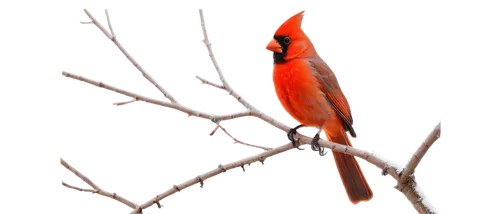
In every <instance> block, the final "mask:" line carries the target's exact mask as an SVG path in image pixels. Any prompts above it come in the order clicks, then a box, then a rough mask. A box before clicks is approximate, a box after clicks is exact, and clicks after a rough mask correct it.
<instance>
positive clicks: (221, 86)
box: [196, 76, 226, 90]
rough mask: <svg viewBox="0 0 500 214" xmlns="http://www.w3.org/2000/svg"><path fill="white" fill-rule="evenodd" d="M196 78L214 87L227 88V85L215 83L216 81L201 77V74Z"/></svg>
mask: <svg viewBox="0 0 500 214" xmlns="http://www.w3.org/2000/svg"><path fill="white" fill-rule="evenodd" d="M196 78H197V79H199V80H200V81H201V83H202V84H208V85H211V86H213V87H216V88H220V89H222V90H226V87H224V86H223V85H219V84H215V83H213V82H210V81H208V80H206V79H203V78H201V77H199V76H196Z"/></svg>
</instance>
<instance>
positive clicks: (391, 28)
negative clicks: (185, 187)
mask: <svg viewBox="0 0 500 214" xmlns="http://www.w3.org/2000/svg"><path fill="white" fill-rule="evenodd" d="M172 4H173V3H162V2H156V1H91V2H90V3H89V5H88V6H89V7H90V8H102V7H111V8H113V14H114V15H118V16H120V17H121V39H124V40H129V45H130V46H131V47H134V48H137V54H138V55H141V56H145V61H144V62H143V63H148V64H153V65H154V71H155V72H158V71H161V73H162V74H161V77H162V79H168V80H169V87H174V88H177V95H180V96H188V95H191V96H193V103H199V104H202V103H213V104H217V106H218V107H217V108H218V109H217V110H218V111H222V109H221V107H222V106H223V104H224V100H223V98H222V97H209V96H207V92H206V90H210V89H193V88H191V78H192V72H193V71H198V70H199V71H200V72H205V71H206V70H207V69H206V66H207V65H199V50H198V49H193V48H191V40H193V39H197V38H199V33H193V32H192V30H191V10H192V9H191V8H190V4H191V2H188V1H186V2H185V3H182V2H175V5H176V6H172ZM80 6H81V5H79V1H76V0H72V1H62V2H61V3H59V5H58V7H60V8H58V9H57V10H58V12H57V13H55V19H54V20H55V23H54V27H55V28H56V29H57V30H56V32H55V37H54V38H55V39H54V43H53V51H54V53H55V54H54V55H55V57H54V58H55V63H56V64H81V71H87V72H104V71H105V79H128V80H129V87H130V88H133V87H143V82H142V81H138V80H135V74H134V73H129V72H127V66H128V65H121V64H120V63H119V61H120V59H119V57H116V56H112V55H111V49H105V48H103V47H104V45H103V41H98V40H96V39H95V33H72V32H71V24H72V23H71V16H76V15H79V8H80ZM299 7H308V8H313V17H314V19H313V29H314V33H313V36H314V38H313V39H315V40H320V41H321V47H322V48H325V47H326V48H328V51H329V52H328V53H329V55H330V56H333V55H334V56H337V57H338V67H337V69H338V70H339V71H341V72H344V73H345V78H344V79H345V81H344V82H345V87H346V88H352V89H353V94H354V96H353V103H355V104H362V105H361V107H362V111H361V115H362V118H363V131H362V132H361V133H360V134H361V135H362V136H363V139H364V140H363V142H365V143H371V144H381V143H383V144H385V151H386V152H397V151H407V144H408V143H414V141H415V136H420V135H423V124H422V121H423V120H430V119H431V113H432V112H442V111H450V107H451V106H449V105H448V103H449V101H450V99H451V98H450V96H448V94H449V91H448V89H447V88H446V87H445V86H444V85H445V84H447V82H448V81H449V80H448V77H447V76H448V73H449V72H450V69H448V65H449V64H450V63H451V59H449V57H447V53H448V52H451V51H453V48H452V44H451V42H449V40H448V39H447V36H446V35H447V33H446V32H447V31H448V30H449V28H450V27H449V26H447V27H443V25H440V24H439V23H440V21H437V20H436V19H431V18H429V16H431V14H433V12H434V11H431V10H427V12H426V14H427V15H428V16H427V18H422V17H423V16H421V15H416V14H418V13H415V16H412V15H409V14H412V11H413V10H410V9H404V8H406V7H401V8H403V9H398V10H393V11H392V12H393V13H391V14H390V15H389V14H384V13H381V14H378V16H377V17H376V18H375V17H366V16H365V15H364V14H363V11H362V10H359V11H358V10H357V9H353V8H350V7H342V6H341V5H340V4H336V3H328V4H327V3H319V4H318V3H316V2H314V3H313V2H312V1H304V2H297V3H291V2H288V1H274V2H271V1H269V2H267V1H266V2H265V3H264V2H262V3H256V4H255V5H254V6H253V7H245V6H244V5H241V6H238V7H230V6H228V5H226V4H225V3H222V1H218V2H215V1H210V2H209V21H208V22H209V23H210V24H217V36H216V39H217V47H218V48H225V69H226V70H231V71H232V72H233V77H232V78H233V79H239V80H241V87H248V88H249V95H251V96H257V103H261V104H270V103H271V102H272V96H270V94H271V89H268V88H263V87H262V85H263V84H262V81H263V80H262V76H261V73H260V72H262V68H263V63H262V62H263V60H262V57H260V56H255V40H257V39H262V36H263V32H269V31H271V30H272V29H271V22H272V16H278V15H280V16H283V15H285V14H287V13H288V12H287V11H288V9H287V8H299ZM347 11H349V12H347ZM403 14H405V16H404V18H402V16H403ZM320 17H322V18H321V19H320ZM166 61H167V62H168V61H170V62H171V63H165V62H166ZM51 72H52V73H51V74H48V71H47V75H53V72H54V71H53V70H51ZM252 72H256V73H258V75H252ZM52 77H53V76H52ZM255 83H257V84H255ZM52 85H53V89H52V90H53V94H56V95H57V96H54V97H53V99H54V103H56V104H57V105H58V106H59V107H58V108H57V109H55V111H56V112H60V114H58V115H59V116H57V117H55V118H54V119H53V121H52V122H53V123H54V124H55V125H54V126H58V127H61V126H63V127H64V126H67V127H72V128H71V130H74V132H75V134H71V133H65V134H61V135H59V134H55V135H56V139H57V140H61V141H62V142H63V143H57V144H55V145H56V146H55V151H58V152H61V151H72V152H73V159H77V160H81V167H83V168H89V169H90V174H91V175H100V176H104V177H105V181H106V183H113V184H120V185H121V191H123V192H137V193H138V196H139V199H141V197H142V194H143V192H156V191H158V187H159V184H160V183H167V176H168V175H180V174H186V175H189V174H190V173H191V168H195V167H197V168H201V167H207V160H209V159H210V160H214V159H218V160H219V159H231V145H224V144H223V143H222V141H223V139H222V137H218V139H217V144H216V145H209V144H207V138H206V136H198V133H196V134H193V132H198V130H199V128H200V123H202V122H200V121H177V120H175V113H144V112H142V110H141V109H142V106H141V105H138V112H137V113H105V112H104V110H103V97H102V96H96V92H95V89H70V90H69V89H64V87H63V81H56V80H52ZM66 111H67V112H77V113H76V114H71V113H70V114H66V113H65V112H66ZM102 118H105V120H106V121H109V123H100V122H98V121H99V120H100V119H102ZM255 123H256V122H255V121H242V122H241V135H268V136H270V135H271V132H270V130H269V132H265V131H262V130H257V129H255ZM62 133H64V132H62ZM176 138H177V140H175V139H176ZM274 143H278V142H274ZM448 147H449V145H441V151H440V152H439V153H435V154H433V159H432V160H429V161H426V162H425V172H426V175H425V183H432V187H433V189H432V191H433V199H438V200H441V206H442V207H450V199H449V198H448V197H447V196H446V195H445V192H446V190H447V189H449V188H450V186H451V184H450V183H449V182H448V181H447V178H446V177H445V176H442V175H446V174H450V171H449V170H450V169H449V168H448V167H447V166H448V165H449V164H450V163H449V162H447V161H446V159H447V158H448V154H449V152H450V151H449V148H448ZM311 156H312V155H311V153H298V154H297V160H296V161H274V162H273V167H272V168H271V169H251V170H250V175H251V176H248V177H226V178H225V184H224V185H213V186H211V187H210V191H209V192H208V193H187V194H186V195H185V199H184V200H182V201H173V202H170V204H169V212H170V213H190V212H207V213H215V212H224V213H225V212H239V211H246V212H263V213H274V212H298V211H299V210H303V211H313V212H318V211H327V210H328V211H330V212H335V210H334V209H335V208H342V207H343V203H344V201H343V193H339V192H336V191H335V185H334V184H335V177H328V176H327V171H326V170H325V167H326V166H327V160H323V161H318V160H314V161H313V160H311V159H312V158H311ZM51 157H53V156H51ZM56 175H63V170H62V169H56ZM309 183H314V184H316V185H317V186H316V187H315V188H311V187H310V186H308V184H309ZM329 183H330V184H331V185H329ZM377 188H378V189H380V190H383V186H381V185H379V186H377ZM71 194H72V193H56V201H57V203H56V207H55V210H54V213H119V210H118V209H104V208H103V202H102V201H80V200H72V199H71V198H72V197H71ZM376 206H377V209H376V210H377V211H380V212H382V211H384V212H388V213H407V210H406V209H399V201H394V200H392V199H391V193H386V192H383V191H377V205H376ZM264 207H265V208H264ZM332 209H333V210H332ZM373 211H374V210H373V209H369V210H366V209H344V210H342V212H357V213H366V212H373Z"/></svg>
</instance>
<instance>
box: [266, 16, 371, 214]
mask: <svg viewBox="0 0 500 214" xmlns="http://www.w3.org/2000/svg"><path fill="white" fill-rule="evenodd" d="M303 13H304V11H302V12H300V13H298V14H296V15H294V16H292V17H291V18H289V19H288V20H287V21H285V22H284V23H283V24H282V25H281V26H280V27H279V28H278V30H277V31H276V33H275V35H274V38H273V39H272V40H271V42H270V43H269V44H268V45H267V47H266V48H267V49H269V50H271V51H273V52H274V55H273V56H274V72H273V81H274V86H275V90H276V94H277V95H278V99H279V100H280V102H281V105H283V107H284V108H285V110H286V111H287V112H288V113H289V114H290V115H291V116H292V117H293V118H295V119H296V120H297V121H298V122H300V123H301V124H303V125H306V126H313V127H316V128H321V127H323V130H324V131H325V134H326V136H327V139H328V140H329V141H332V142H336V143H340V144H344V145H349V146H351V142H350V141H349V138H348V137H347V134H346V131H349V133H350V134H351V136H353V137H356V133H355V132H354V129H353V128H352V125H353V119H352V114H351V110H350V107H349V103H348V102H347V99H346V98H345V96H344V94H343V93H342V90H341V89H340V86H339V84H338V82H337V78H336V77H335V75H334V74H333V72H332V70H331V69H330V67H328V65H327V64H326V63H325V62H324V61H323V60H322V59H321V58H320V57H319V55H318V54H317V53H316V50H315V49H314V46H313V44H312V42H311V41H310V40H309V38H308V37H307V36H306V34H305V33H304V32H303V31H302V29H301V23H302V18H303ZM333 156H334V158H335V162H336V164H337V169H338V171H339V173H340V177H341V178H342V182H343V184H344V187H345V190H346V192H347V195H348V197H349V200H350V201H351V202H352V203H354V204H357V203H359V202H360V201H369V200H370V199H371V198H372V197H373V193H372V191H371V189H370V186H369V185H368V183H367V182H366V179H365V177H364V175H363V173H362V172H361V168H360V167H359V165H358V163H357V161H356V159H355V158H354V157H353V156H351V155H346V154H342V153H337V152H333Z"/></svg>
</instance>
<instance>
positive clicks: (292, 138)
mask: <svg viewBox="0 0 500 214" xmlns="http://www.w3.org/2000/svg"><path fill="white" fill-rule="evenodd" d="M303 126H304V125H302V124H300V125H298V126H297V127H295V128H293V129H290V131H288V133H287V136H288V139H289V140H290V141H292V145H293V147H295V148H297V149H298V150H304V149H301V148H300V147H299V146H298V145H297V141H296V140H295V135H296V134H297V129H299V128H300V127H303Z"/></svg>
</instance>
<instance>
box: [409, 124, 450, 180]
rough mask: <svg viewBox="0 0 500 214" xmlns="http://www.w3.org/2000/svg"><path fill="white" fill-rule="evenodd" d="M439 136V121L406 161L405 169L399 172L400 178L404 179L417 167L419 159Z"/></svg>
mask: <svg viewBox="0 0 500 214" xmlns="http://www.w3.org/2000/svg"><path fill="white" fill-rule="evenodd" d="M440 136H441V123H439V124H437V125H436V127H435V128H434V130H432V132H431V133H430V134H429V136H427V138H426V139H425V140H424V142H423V143H422V145H420V147H418V149H417V151H416V152H415V154H413V156H412V158H411V159H410V161H408V163H407V164H406V167H405V169H404V170H403V172H402V173H401V174H402V175H401V178H402V179H403V180H404V179H406V178H407V177H408V176H410V175H411V174H413V173H414V172H415V168H417V166H418V164H419V163H420V160H422V158H423V157H424V155H425V153H426V152H427V150H429V148H430V147H431V146H432V144H434V142H436V140H437V139H439V137H440Z"/></svg>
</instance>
